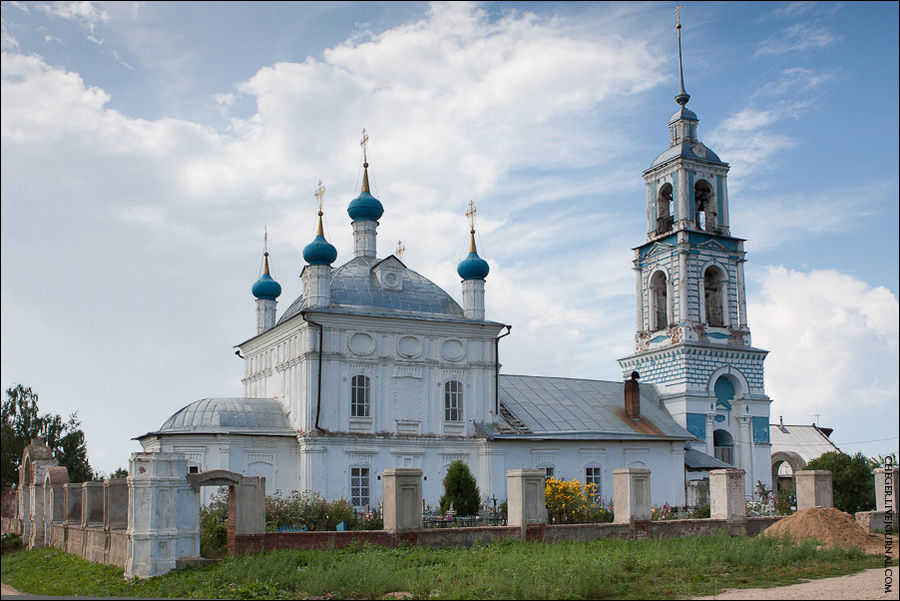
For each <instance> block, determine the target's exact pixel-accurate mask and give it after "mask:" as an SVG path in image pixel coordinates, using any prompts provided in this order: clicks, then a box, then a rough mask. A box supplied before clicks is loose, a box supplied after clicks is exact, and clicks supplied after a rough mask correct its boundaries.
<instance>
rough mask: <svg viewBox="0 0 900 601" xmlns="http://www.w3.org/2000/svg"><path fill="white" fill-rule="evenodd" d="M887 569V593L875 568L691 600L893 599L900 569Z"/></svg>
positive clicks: (882, 577)
mask: <svg viewBox="0 0 900 601" xmlns="http://www.w3.org/2000/svg"><path fill="white" fill-rule="evenodd" d="M889 569H890V570H891V576H892V578H893V579H894V580H893V584H892V587H891V588H892V591H891V592H890V593H885V592H884V578H885V571H884V569H883V568H875V569H873V570H866V571H864V572H859V573H858V574H851V575H850V576H837V577H835V578H822V579H819V580H808V581H806V582H802V583H800V584H791V585H788V586H776V587H772V588H741V589H730V590H727V591H724V592H722V593H720V594H718V595H714V596H712V597H695V599H897V598H898V587H897V578H898V577H900V568H897V566H894V567H892V568H889Z"/></svg>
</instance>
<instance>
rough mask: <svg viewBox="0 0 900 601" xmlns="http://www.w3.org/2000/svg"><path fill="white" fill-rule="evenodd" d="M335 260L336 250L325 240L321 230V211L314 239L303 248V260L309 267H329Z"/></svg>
mask: <svg viewBox="0 0 900 601" xmlns="http://www.w3.org/2000/svg"><path fill="white" fill-rule="evenodd" d="M335 259H337V249H336V248H335V247H333V246H332V245H331V244H329V243H328V240H326V239H325V233H324V231H323V229H322V211H319V229H318V230H317V231H316V237H315V239H314V240H313V241H312V242H310V243H309V244H307V245H306V246H304V247H303V260H304V261H306V262H307V263H309V264H310V265H331V264H332V263H334V260H335Z"/></svg>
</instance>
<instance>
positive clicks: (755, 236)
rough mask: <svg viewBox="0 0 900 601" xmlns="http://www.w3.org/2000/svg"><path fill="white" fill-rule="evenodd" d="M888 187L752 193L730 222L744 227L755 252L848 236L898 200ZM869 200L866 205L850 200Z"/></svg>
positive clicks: (748, 193) (883, 185)
mask: <svg viewBox="0 0 900 601" xmlns="http://www.w3.org/2000/svg"><path fill="white" fill-rule="evenodd" d="M893 194H895V191H894V189H893V188H892V187H891V186H889V185H887V184H871V185H867V186H862V187H859V186H857V187H853V188H841V189H837V190H830V191H828V192H817V193H810V194H790V195H780V194H777V193H775V194H773V193H772V191H771V190H769V191H767V192H766V193H765V194H760V193H759V192H757V191H754V190H750V191H745V192H744V198H743V201H742V202H741V203H740V204H739V205H738V206H737V207H735V209H734V210H733V212H732V214H731V217H730V221H731V222H732V223H739V224H741V226H740V227H741V233H742V236H745V237H746V238H747V239H748V240H749V242H748V247H749V248H750V249H751V250H753V251H762V250H771V249H772V248H775V247H776V246H778V245H780V244H782V243H784V242H796V241H798V240H805V239H809V238H812V237H815V236H819V235H822V234H830V233H835V232H849V231H852V230H853V229H854V228H856V227H858V225H859V223H860V220H861V219H863V218H865V217H870V216H873V215H877V214H879V213H880V212H881V210H882V208H883V207H884V206H886V205H887V204H888V203H889V202H890V201H891V200H892V199H893V198H895V196H892V195H893ZM860 197H861V198H866V199H868V201H867V202H866V203H864V204H860V203H852V202H847V199H848V198H860Z"/></svg>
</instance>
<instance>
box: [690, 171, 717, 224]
mask: <svg viewBox="0 0 900 601" xmlns="http://www.w3.org/2000/svg"><path fill="white" fill-rule="evenodd" d="M694 211H695V213H694V223H696V224H697V229H701V230H706V231H709V232H714V231H715V230H716V211H715V207H714V204H713V193H712V186H710V185H709V182H708V181H706V180H705V179H701V180H698V181H697V183H696V184H694Z"/></svg>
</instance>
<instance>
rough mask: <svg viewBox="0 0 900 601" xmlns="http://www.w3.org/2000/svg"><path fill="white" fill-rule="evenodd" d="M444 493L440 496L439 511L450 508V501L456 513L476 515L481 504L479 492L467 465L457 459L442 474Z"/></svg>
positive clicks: (442, 511)
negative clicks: (444, 473) (444, 474)
mask: <svg viewBox="0 0 900 601" xmlns="http://www.w3.org/2000/svg"><path fill="white" fill-rule="evenodd" d="M444 491H445V492H444V495H443V496H442V497H441V503H440V507H441V513H446V512H447V510H449V509H450V503H453V508H454V509H455V510H456V513H457V514H458V515H477V514H478V508H479V507H480V506H481V493H480V492H478V484H476V483H475V477H474V476H473V475H472V472H470V471H469V466H468V465H466V463H465V462H464V461H462V460H460V459H457V460H456V461H454V462H453V463H451V464H450V467H449V468H447V475H446V476H444Z"/></svg>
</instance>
